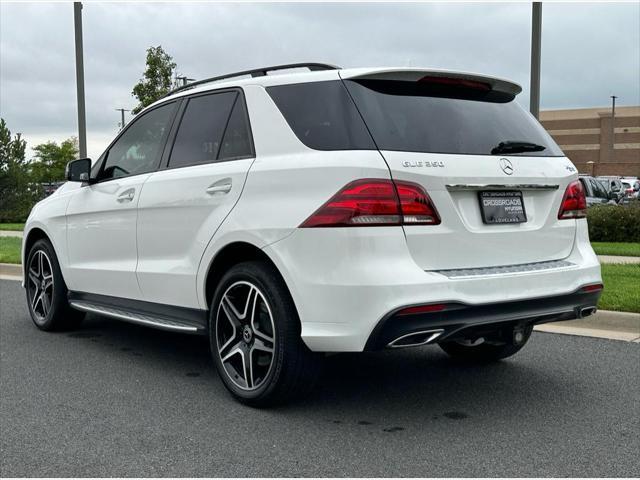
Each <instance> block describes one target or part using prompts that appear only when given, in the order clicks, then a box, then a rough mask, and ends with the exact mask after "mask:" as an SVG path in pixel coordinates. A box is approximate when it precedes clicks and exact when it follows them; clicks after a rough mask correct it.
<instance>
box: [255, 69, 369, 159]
mask: <svg viewBox="0 0 640 480" xmlns="http://www.w3.org/2000/svg"><path fill="white" fill-rule="evenodd" d="M267 92H268V93H269V95H270V96H271V98H272V99H273V101H274V102H275V103H276V105H277V106H278V108H279V109H280V111H281V112H282V114H283V115H284V118H285V119H286V120H287V123H288V124H289V126H290V127H291V129H292V130H293V132H294V133H295V134H296V136H297V137H298V139H299V140H300V141H301V142H302V143H304V144H305V145H306V146H307V147H309V148H313V149H315V150H373V149H375V148H376V147H375V145H374V143H373V141H372V140H371V136H370V135H369V133H368V132H367V128H366V127H365V125H364V123H363V121H362V118H361V117H360V115H359V114H358V111H357V110H356V108H355V105H354V104H353V101H352V100H351V98H350V97H349V92H347V90H346V88H345V86H344V84H343V83H342V82H341V81H339V80H334V81H327V82H310V83H297V84H292V85H278V86H273V87H268V88H267Z"/></svg>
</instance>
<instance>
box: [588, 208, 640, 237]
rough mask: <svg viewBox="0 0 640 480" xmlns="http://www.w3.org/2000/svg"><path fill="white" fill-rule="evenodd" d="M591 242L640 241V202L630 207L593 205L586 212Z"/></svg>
mask: <svg viewBox="0 0 640 480" xmlns="http://www.w3.org/2000/svg"><path fill="white" fill-rule="evenodd" d="M587 222H588V223H589V239H590V240H591V241H592V242H638V241H640V202H632V203H631V204H630V205H625V206H617V205H595V206H593V207H590V208H589V210H588V211H587Z"/></svg>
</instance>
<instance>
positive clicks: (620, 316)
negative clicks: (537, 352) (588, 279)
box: [535, 310, 640, 343]
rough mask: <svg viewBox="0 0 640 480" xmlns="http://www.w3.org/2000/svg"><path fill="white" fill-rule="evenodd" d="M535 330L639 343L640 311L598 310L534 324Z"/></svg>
mask: <svg viewBox="0 0 640 480" xmlns="http://www.w3.org/2000/svg"><path fill="white" fill-rule="evenodd" d="M535 330H536V331H538V332H546V333H560V334H564V335H580V336H584V337H598V338H608V339H611V340H624V341H627V342H637V343H640V313H629V312H612V311H609V310H598V312H596V314H595V315H591V316H590V317H587V318H582V319H580V320H569V321H566V322H553V323H545V324H543V325H538V326H536V327H535Z"/></svg>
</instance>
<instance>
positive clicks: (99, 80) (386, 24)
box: [0, 2, 640, 158]
mask: <svg viewBox="0 0 640 480" xmlns="http://www.w3.org/2000/svg"><path fill="white" fill-rule="evenodd" d="M530 17H531V5H530V4H526V3H515V4H514V3H475V4H466V3H455V4H451V3H449V4H442V3H418V4H416V3H402V4H384V3H352V4H336V3H331V4H313V3H257V4H250V3H235V4H234V3H224V4H219V3H218V4H205V3H194V4H190V3H179V4H178V3H138V4H135V3H98V2H85V5H84V9H83V20H84V48H85V78H86V103H87V129H88V150H89V154H90V155H91V156H93V157H94V158H95V157H97V156H98V155H99V154H100V153H101V151H102V149H103V148H104V147H105V146H106V144H107V143H108V142H109V140H110V139H111V138H112V137H113V136H114V135H115V133H117V130H118V126H117V124H118V122H119V118H120V117H119V115H120V114H119V112H116V111H115V109H116V108H120V107H123V108H131V107H133V106H135V104H136V102H135V100H134V99H133V98H132V97H131V89H132V87H133V85H134V84H135V83H136V82H137V80H138V79H139V77H140V76H141V74H142V72H143V70H144V59H145V50H146V48H148V47H149V46H152V45H154V46H155V45H162V47H163V48H164V49H165V50H166V51H167V52H168V53H169V54H171V55H172V56H173V58H174V60H175V62H176V63H177V64H178V72H179V73H180V74H186V75H188V76H189V77H192V78H203V77H207V76H213V75H217V74H222V73H226V72H230V71H235V70H242V69H247V68H252V67H258V66H264V65H271V64H279V63H290V62H301V61H318V62H328V63H334V64H337V65H340V66H343V67H356V66H382V65H385V66H387V65H389V66H391V65H393V66H425V67H438V68H451V69H459V70H467V71H476V72H481V73H487V74H493V75H498V76H502V77H506V78H509V79H512V80H515V81H516V82H518V83H520V84H521V85H522V86H523V87H524V91H523V93H522V94H521V95H520V97H519V101H520V102H521V103H522V104H523V105H524V106H525V107H527V106H528V96H529V93H528V88H527V87H528V82H529V73H528V72H529V49H530V36H531V33H530ZM542 33H543V41H542V42H543V43H542V88H541V103H542V108H543V109H557V108H570V107H594V106H605V105H609V103H610V99H609V95H612V94H615V95H618V96H619V97H620V98H619V102H620V104H622V105H638V104H640V86H639V76H640V4H639V3H587V4H581V3H570V4H566V3H565V4H549V3H545V4H544V7H543V32H542ZM73 38H74V37H73V6H72V4H71V3H48V4H46V3H45V4H43V3H33V4H32V3H1V4H0V114H1V116H2V117H3V118H4V119H5V120H6V121H7V123H8V125H9V128H10V129H11V130H12V131H13V132H22V134H23V136H24V137H25V138H26V140H27V141H28V143H29V146H30V147H32V146H34V145H35V144H37V143H39V142H43V141H46V140H55V141H61V140H63V139H65V138H68V137H69V136H71V135H75V134H76V133H75V132H76V129H77V116H76V115H77V114H76V103H75V101H76V97H75V70H74V43H73Z"/></svg>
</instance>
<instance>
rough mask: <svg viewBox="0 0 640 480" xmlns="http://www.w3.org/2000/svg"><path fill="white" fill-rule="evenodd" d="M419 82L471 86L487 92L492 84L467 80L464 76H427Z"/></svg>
mask: <svg viewBox="0 0 640 480" xmlns="http://www.w3.org/2000/svg"><path fill="white" fill-rule="evenodd" d="M418 82H420V83H430V84H432V85H443V86H447V87H460V88H471V89H473V90H482V91H485V92H488V91H489V90H491V85H489V84H488V83H484V82H477V81H475V80H465V79H464V78H451V77H433V76H426V77H422V78H421V79H420V80H418Z"/></svg>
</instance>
